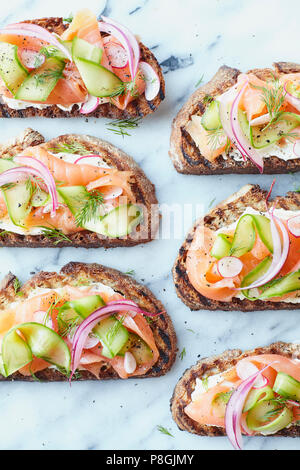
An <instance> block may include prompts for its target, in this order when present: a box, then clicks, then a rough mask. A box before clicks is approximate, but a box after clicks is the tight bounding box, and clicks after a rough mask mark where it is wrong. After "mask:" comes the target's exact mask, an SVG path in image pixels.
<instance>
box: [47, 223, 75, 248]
mask: <svg viewBox="0 0 300 470" xmlns="http://www.w3.org/2000/svg"><path fill="white" fill-rule="evenodd" d="M39 228H41V229H42V234H43V235H44V237H47V238H50V239H51V240H55V241H53V245H58V243H61V242H69V243H72V240H71V239H70V238H69V237H67V235H65V234H64V233H63V232H62V231H61V230H58V229H56V228H55V227H46V226H45V225H40V226H39Z"/></svg>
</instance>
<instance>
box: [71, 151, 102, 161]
mask: <svg viewBox="0 0 300 470" xmlns="http://www.w3.org/2000/svg"><path fill="white" fill-rule="evenodd" d="M84 158H101V157H100V155H96V154H92V153H91V154H90V155H83V156H82V157H79V158H77V160H75V162H74V163H79V162H81V160H83V159H84Z"/></svg>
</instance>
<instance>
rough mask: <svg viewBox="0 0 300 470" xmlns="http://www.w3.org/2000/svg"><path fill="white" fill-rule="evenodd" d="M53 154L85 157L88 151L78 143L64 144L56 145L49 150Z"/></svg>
mask: <svg viewBox="0 0 300 470" xmlns="http://www.w3.org/2000/svg"><path fill="white" fill-rule="evenodd" d="M48 150H50V151H51V152H53V153H71V154H76V155H87V154H88V153H89V151H88V150H87V149H86V148H85V146H84V145H83V144H81V143H80V142H75V141H74V142H64V143H60V144H57V145H56V146H55V147H53V148H49V149H48Z"/></svg>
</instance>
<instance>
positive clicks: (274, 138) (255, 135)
mask: <svg viewBox="0 0 300 470" xmlns="http://www.w3.org/2000/svg"><path fill="white" fill-rule="evenodd" d="M299 124H300V116H299V115H298V114H294V113H283V114H282V116H281V118H280V119H279V120H278V121H277V122H274V123H273V124H271V125H270V126H269V127H268V128H267V129H264V128H265V127H266V124H263V125H261V126H253V127H251V131H250V137H251V145H252V146H253V147H254V148H257V149H261V148H264V147H268V145H271V144H274V143H276V142H278V140H280V139H281V138H282V137H283V136H284V135H286V134H289V133H291V132H292V131H293V129H295V128H296V127H298V126H299Z"/></svg>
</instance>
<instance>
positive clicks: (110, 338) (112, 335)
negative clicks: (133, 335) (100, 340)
mask: <svg viewBox="0 0 300 470" xmlns="http://www.w3.org/2000/svg"><path fill="white" fill-rule="evenodd" d="M124 320H125V315H123V316H122V317H121V318H120V319H116V322H115V323H114V324H113V326H111V327H110V328H109V330H108V331H107V333H106V335H105V338H106V341H107V343H108V344H111V343H112V342H113V340H114V338H115V337H116V335H117V333H118V331H119V330H120V328H121V326H122V325H123V323H124Z"/></svg>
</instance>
